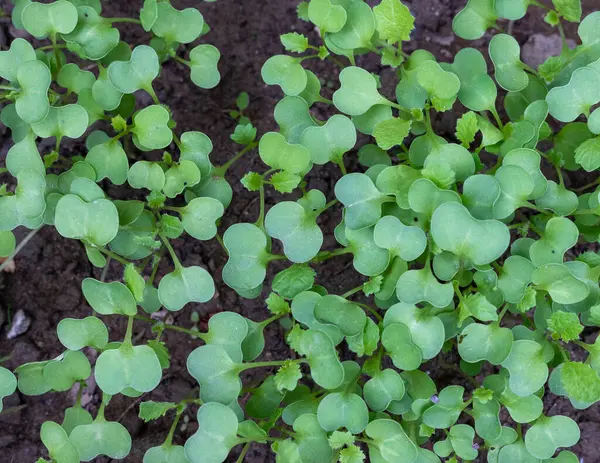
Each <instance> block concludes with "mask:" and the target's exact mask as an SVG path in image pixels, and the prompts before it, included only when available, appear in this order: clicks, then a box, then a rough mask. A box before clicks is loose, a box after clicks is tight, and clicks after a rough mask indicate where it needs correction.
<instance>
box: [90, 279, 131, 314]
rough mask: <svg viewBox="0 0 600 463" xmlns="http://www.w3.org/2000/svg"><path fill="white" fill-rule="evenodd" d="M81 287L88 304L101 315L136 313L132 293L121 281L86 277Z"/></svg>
mask: <svg viewBox="0 0 600 463" xmlns="http://www.w3.org/2000/svg"><path fill="white" fill-rule="evenodd" d="M81 289H82V291H83V295H84V297H85V299H86V300H87V301H88V303H89V304H90V306H91V307H92V308H93V309H94V310H95V311H96V312H98V313H99V314H101V315H112V314H121V315H128V316H133V315H135V314H136V313H137V307H136V304H135V299H134V297H133V294H131V291H130V290H129V288H127V286H125V285H124V284H123V283H120V282H118V281H113V282H111V283H104V282H102V281H98V280H94V279H93V278H86V279H85V280H83V283H82V284H81Z"/></svg>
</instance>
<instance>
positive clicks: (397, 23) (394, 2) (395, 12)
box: [373, 0, 415, 43]
mask: <svg viewBox="0 0 600 463" xmlns="http://www.w3.org/2000/svg"><path fill="white" fill-rule="evenodd" d="M373 13H374V14H375V21H376V24H377V32H378V33H379V38H381V39H383V40H387V42H388V43H396V42H402V41H407V40H410V33H411V31H412V30H413V29H414V24H415V18H413V16H412V15H411V14H410V10H409V9H408V8H407V7H406V6H405V5H404V4H403V3H402V2H400V0H383V1H382V2H381V3H380V4H379V5H377V6H376V7H375V8H373Z"/></svg>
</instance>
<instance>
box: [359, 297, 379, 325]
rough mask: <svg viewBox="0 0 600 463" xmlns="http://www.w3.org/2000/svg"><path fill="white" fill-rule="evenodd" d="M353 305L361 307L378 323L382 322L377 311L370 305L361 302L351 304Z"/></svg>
mask: <svg viewBox="0 0 600 463" xmlns="http://www.w3.org/2000/svg"><path fill="white" fill-rule="evenodd" d="M353 304H356V305H358V306H360V307H362V308H363V309H366V310H367V311H368V312H369V313H370V314H372V315H373V316H374V317H375V318H376V319H377V320H379V321H380V322H382V321H383V317H382V316H381V315H379V313H378V312H377V310H376V309H374V308H373V307H371V306H370V305H367V304H363V303H362V302H353Z"/></svg>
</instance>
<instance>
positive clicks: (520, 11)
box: [495, 0, 531, 21]
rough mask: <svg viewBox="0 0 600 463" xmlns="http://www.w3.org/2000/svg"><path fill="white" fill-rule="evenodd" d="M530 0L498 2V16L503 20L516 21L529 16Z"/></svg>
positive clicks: (496, 6) (504, 0)
mask: <svg viewBox="0 0 600 463" xmlns="http://www.w3.org/2000/svg"><path fill="white" fill-rule="evenodd" d="M530 3H531V2H530V1H529V0H496V4H495V8H496V14H497V15H498V16H500V17H501V18H505V19H509V20H511V21H516V20H518V19H521V18H522V17H523V16H525V15H526V14H527V7H528V6H529V5H530Z"/></svg>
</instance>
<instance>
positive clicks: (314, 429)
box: [292, 413, 333, 461]
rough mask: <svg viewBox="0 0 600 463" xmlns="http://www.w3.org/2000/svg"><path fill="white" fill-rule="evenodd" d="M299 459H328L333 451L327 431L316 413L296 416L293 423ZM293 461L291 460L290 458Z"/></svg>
mask: <svg viewBox="0 0 600 463" xmlns="http://www.w3.org/2000/svg"><path fill="white" fill-rule="evenodd" d="M293 429H294V432H295V433H296V436H295V437H294V440H295V442H296V443H297V455H298V457H299V458H300V461H311V460H312V461H330V460H331V458H332V454H333V451H332V450H331V447H330V446H329V441H328V440H327V433H326V432H325V431H324V430H323V429H322V428H321V425H320V424H319V421H318V419H317V415H315V414H312V413H306V414H304V415H302V416H300V417H298V418H297V419H296V420H295V421H294V425H293ZM292 461H293V460H292Z"/></svg>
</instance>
